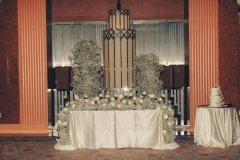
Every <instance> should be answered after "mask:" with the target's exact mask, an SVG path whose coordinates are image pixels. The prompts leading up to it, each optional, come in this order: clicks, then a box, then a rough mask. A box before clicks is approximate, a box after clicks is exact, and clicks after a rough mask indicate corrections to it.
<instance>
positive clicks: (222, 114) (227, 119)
mask: <svg viewBox="0 0 240 160" xmlns="http://www.w3.org/2000/svg"><path fill="white" fill-rule="evenodd" d="M194 142H196V143H197V145H201V146H204V147H220V148H224V147H228V146H230V145H240V126H239V119H238V115H237V112H236V109H235V108H233V107H228V108H210V107H198V108H197V112H196V119H195V128H194Z"/></svg>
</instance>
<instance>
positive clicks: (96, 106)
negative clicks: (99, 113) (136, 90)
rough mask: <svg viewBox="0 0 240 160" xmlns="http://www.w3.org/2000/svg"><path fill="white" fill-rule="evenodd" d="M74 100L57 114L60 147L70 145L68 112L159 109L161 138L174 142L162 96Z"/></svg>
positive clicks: (170, 114) (168, 109) (168, 110)
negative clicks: (161, 121)
mask: <svg viewBox="0 0 240 160" xmlns="http://www.w3.org/2000/svg"><path fill="white" fill-rule="evenodd" d="M74 98H75V100H73V101H71V102H68V103H66V105H65V107H64V108H63V109H62V110H61V111H60V113H59V114H58V122H57V126H58V132H59V135H58V136H59V139H58V143H59V144H62V145H66V144H70V142H69V123H70V122H69V121H70V117H69V113H70V111H81V110H84V111H86V110H87V111H93V110H144V109H157V108H158V109H161V110H162V112H163V130H162V133H163V138H164V142H166V143H167V144H169V143H172V142H174V139H175V131H174V130H173V125H174V120H173V109H172V107H171V106H170V105H167V104H164V103H163V98H164V95H162V96H161V97H156V96H155V94H147V93H146V92H142V94H141V95H140V96H139V97H136V96H134V95H133V94H132V93H124V94H119V95H114V96H112V97H111V96H110V95H109V94H106V95H105V96H104V95H102V94H99V96H97V97H94V98H88V96H87V95H85V96H84V98H80V97H79V96H77V95H75V96H74Z"/></svg>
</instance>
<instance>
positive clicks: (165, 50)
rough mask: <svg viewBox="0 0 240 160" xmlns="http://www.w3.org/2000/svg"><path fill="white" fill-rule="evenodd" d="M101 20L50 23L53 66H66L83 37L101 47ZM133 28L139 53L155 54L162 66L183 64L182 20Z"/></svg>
mask: <svg viewBox="0 0 240 160" xmlns="http://www.w3.org/2000/svg"><path fill="white" fill-rule="evenodd" d="M106 28H107V24H106V23H103V22H96V23H92V22H91V23H87V22H85V23H78V24H70V23H69V24H60V23H56V24H53V26H52V47H53V54H52V55H53V57H52V58H53V67H56V66H69V65H70V62H69V60H68V57H69V55H71V49H72V48H73V47H74V44H75V43H76V42H78V41H80V40H83V39H94V40H96V41H97V43H98V45H99V46H100V47H102V31H103V30H104V29H106ZM132 28H134V29H136V46H137V48H136V51H137V55H138V54H149V53H155V54H157V55H158V56H159V63H160V64H162V65H178V64H185V52H184V46H185V45H184V23H183V22H144V21H143V22H141V23H140V22H133V25H132Z"/></svg>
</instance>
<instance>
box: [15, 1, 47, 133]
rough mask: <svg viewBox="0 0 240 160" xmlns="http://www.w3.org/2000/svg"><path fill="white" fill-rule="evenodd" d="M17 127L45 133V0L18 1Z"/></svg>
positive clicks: (29, 131)
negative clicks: (18, 123) (18, 100)
mask: <svg viewBox="0 0 240 160" xmlns="http://www.w3.org/2000/svg"><path fill="white" fill-rule="evenodd" d="M18 37H19V39H18V45H19V91H20V93H19V94H20V124H21V132H23V133H37V134H42V133H47V131H48V103H47V46H46V45H47V43H46V0H34V1H33V0H18Z"/></svg>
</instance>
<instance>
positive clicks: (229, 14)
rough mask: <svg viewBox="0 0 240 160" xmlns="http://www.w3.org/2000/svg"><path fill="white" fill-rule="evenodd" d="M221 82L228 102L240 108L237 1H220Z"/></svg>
mask: <svg viewBox="0 0 240 160" xmlns="http://www.w3.org/2000/svg"><path fill="white" fill-rule="evenodd" d="M218 19H219V84H220V86H221V89H222V92H223V96H224V98H225V102H226V103H232V104H233V105H234V106H236V107H237V108H238V109H240V101H239V95H240V94H239V89H240V81H239V77H240V71H239V68H238V67H239V65H240V59H239V54H240V53H239V17H238V5H237V1H233V0H230V1H225V0H220V1H219V17H218Z"/></svg>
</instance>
